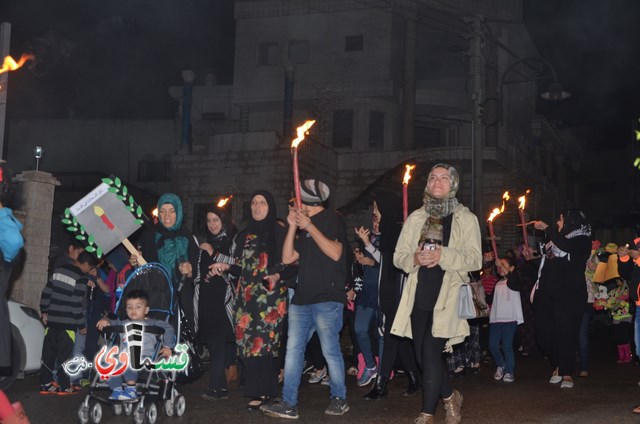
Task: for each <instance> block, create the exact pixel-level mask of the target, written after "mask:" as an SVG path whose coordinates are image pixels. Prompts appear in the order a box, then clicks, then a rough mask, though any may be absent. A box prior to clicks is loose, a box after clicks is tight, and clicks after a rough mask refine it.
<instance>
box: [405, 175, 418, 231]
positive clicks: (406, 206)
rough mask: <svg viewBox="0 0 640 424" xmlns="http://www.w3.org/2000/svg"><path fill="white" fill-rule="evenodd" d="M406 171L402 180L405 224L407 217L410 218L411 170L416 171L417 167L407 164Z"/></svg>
mask: <svg viewBox="0 0 640 424" xmlns="http://www.w3.org/2000/svg"><path fill="white" fill-rule="evenodd" d="M405 167H406V169H407V170H406V171H405V173H404V178H403V179H402V216H403V218H404V219H403V220H402V221H403V222H404V221H406V220H407V216H409V193H408V191H409V180H410V179H411V170H412V169H414V168H415V167H416V166H415V165H409V164H406V165H405Z"/></svg>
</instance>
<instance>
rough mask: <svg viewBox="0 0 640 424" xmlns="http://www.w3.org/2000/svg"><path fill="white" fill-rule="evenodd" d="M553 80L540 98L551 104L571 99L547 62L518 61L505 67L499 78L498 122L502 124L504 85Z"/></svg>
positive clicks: (535, 60) (529, 58) (534, 60)
mask: <svg viewBox="0 0 640 424" xmlns="http://www.w3.org/2000/svg"><path fill="white" fill-rule="evenodd" d="M549 78H551V79H553V82H552V83H551V85H549V88H547V89H546V90H545V91H543V92H542V93H540V97H541V98H542V99H545V100H549V101H551V102H559V101H562V100H565V99H568V98H569V97H571V93H569V92H568V91H565V90H564V89H563V88H562V85H560V83H559V82H558V76H557V74H556V70H555V68H554V67H553V65H551V63H549V62H548V61H546V60H544V59H540V58H536V57H527V58H524V59H518V60H516V61H515V62H513V63H512V64H511V65H509V66H508V67H507V69H505V70H504V72H503V73H502V77H501V78H500V92H499V93H498V109H499V114H498V122H500V123H501V124H502V118H503V103H504V86H505V84H517V83H523V82H530V81H539V80H543V79H549Z"/></svg>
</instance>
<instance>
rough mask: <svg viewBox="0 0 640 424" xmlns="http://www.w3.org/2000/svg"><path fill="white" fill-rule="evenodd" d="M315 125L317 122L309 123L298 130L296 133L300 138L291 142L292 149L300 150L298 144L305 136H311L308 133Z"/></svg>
mask: <svg viewBox="0 0 640 424" xmlns="http://www.w3.org/2000/svg"><path fill="white" fill-rule="evenodd" d="M315 123H316V121H315V120H313V121H307V122H305V123H304V124H302V125H301V126H299V127H298V128H297V129H296V133H297V134H298V136H297V137H296V138H294V139H293V141H292V142H291V148H292V149H297V148H298V144H300V142H301V141H302V140H304V136H305V134H309V133H308V131H309V128H311V127H312V126H313V124H315Z"/></svg>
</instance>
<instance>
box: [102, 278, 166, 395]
mask: <svg viewBox="0 0 640 424" xmlns="http://www.w3.org/2000/svg"><path fill="white" fill-rule="evenodd" d="M125 302H126V313H127V317H128V319H127V320H120V319H114V320H110V319H107V318H103V319H101V320H100V321H98V324H97V325H96V326H97V327H98V330H100V331H102V330H103V329H104V328H105V327H108V326H126V325H127V324H130V323H138V324H143V325H145V326H153V327H159V328H161V329H162V330H164V336H163V338H162V343H163V345H162V348H161V349H160V351H159V354H160V355H161V356H163V357H164V358H169V357H170V356H171V355H172V353H173V351H172V349H173V347H175V345H176V334H175V331H174V330H173V327H172V326H171V325H170V324H169V323H167V322H165V321H162V320H158V319H153V318H149V316H148V315H149V296H148V295H147V293H146V292H145V291H144V290H139V289H138V290H131V291H130V292H128V293H126V295H125ZM155 339H156V336H155V335H154V334H151V333H148V332H143V336H142V349H141V354H140V358H139V359H140V360H141V361H143V362H144V360H145V359H147V358H149V359H151V360H154V359H155V358H154V355H155V353H156V340H155ZM123 376H124V380H125V381H126V383H127V385H126V387H124V388H123V387H122V377H121V376H119V375H118V376H113V377H111V378H110V379H109V380H108V384H109V388H111V396H109V399H111V400H124V401H132V400H136V399H137V398H138V395H137V392H136V381H137V379H138V372H137V371H136V370H135V369H132V368H130V367H128V368H127V370H126V371H125V372H124V374H123Z"/></svg>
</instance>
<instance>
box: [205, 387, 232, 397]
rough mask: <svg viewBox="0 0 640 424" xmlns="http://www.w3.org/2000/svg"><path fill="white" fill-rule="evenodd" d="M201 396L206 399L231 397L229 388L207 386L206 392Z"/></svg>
mask: <svg viewBox="0 0 640 424" xmlns="http://www.w3.org/2000/svg"><path fill="white" fill-rule="evenodd" d="M200 398H202V399H204V400H218V399H229V390H227V389H212V388H211V387H207V389H206V390H205V391H204V393H203V394H201V395H200Z"/></svg>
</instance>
